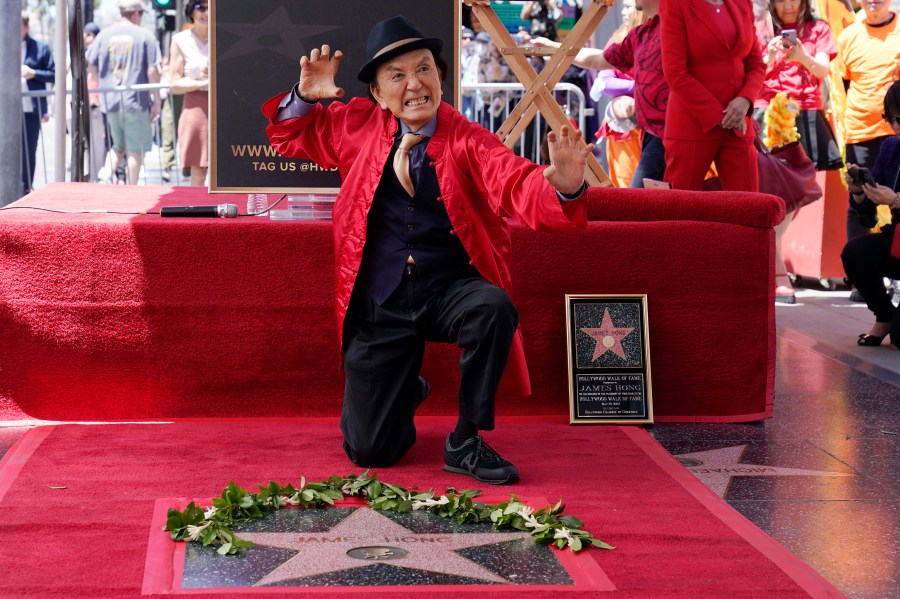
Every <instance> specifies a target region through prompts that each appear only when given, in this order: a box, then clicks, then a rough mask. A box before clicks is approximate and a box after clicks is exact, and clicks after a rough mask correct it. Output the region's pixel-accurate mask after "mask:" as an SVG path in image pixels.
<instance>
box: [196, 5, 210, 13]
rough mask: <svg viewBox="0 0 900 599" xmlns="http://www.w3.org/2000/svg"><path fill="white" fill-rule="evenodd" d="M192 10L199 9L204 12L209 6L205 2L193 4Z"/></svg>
mask: <svg viewBox="0 0 900 599" xmlns="http://www.w3.org/2000/svg"><path fill="white" fill-rule="evenodd" d="M194 10H199V11H200V12H206V11H208V10H209V6H208V5H207V4H195V5H194Z"/></svg>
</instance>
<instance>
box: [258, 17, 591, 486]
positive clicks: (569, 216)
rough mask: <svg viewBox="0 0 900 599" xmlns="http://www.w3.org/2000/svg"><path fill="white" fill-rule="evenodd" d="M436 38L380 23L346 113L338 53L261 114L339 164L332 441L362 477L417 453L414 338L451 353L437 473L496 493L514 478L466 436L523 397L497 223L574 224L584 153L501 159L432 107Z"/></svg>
mask: <svg viewBox="0 0 900 599" xmlns="http://www.w3.org/2000/svg"><path fill="white" fill-rule="evenodd" d="M442 47H443V42H442V41H441V40H440V39H437V38H429V37H426V36H425V35H424V34H423V33H422V31H420V30H419V29H418V28H417V27H416V26H415V25H414V24H413V23H411V22H410V21H409V20H408V19H406V18H405V17H402V16H398V17H393V18H390V19H386V20H384V21H381V22H379V23H377V24H376V25H375V26H374V27H373V29H372V31H371V33H370V34H369V38H368V44H367V62H366V64H365V65H364V66H363V68H362V69H361V70H360V72H359V74H358V79H359V80H360V81H362V82H363V83H366V84H367V85H368V86H369V95H370V97H369V98H353V99H352V100H350V101H349V102H347V103H343V102H332V103H331V104H329V105H328V106H327V107H325V106H322V105H321V104H319V103H318V101H319V100H324V99H331V98H341V97H343V95H344V91H343V90H342V89H340V88H338V87H337V86H336V85H335V82H334V76H335V73H336V72H337V70H338V67H339V65H340V61H341V58H342V54H341V52H340V51H336V52H334V53H333V54H332V53H331V48H330V47H329V46H327V45H324V46H322V47H321V49H314V50H312V52H310V55H309V56H308V57H307V56H304V57H302V58H301V59H300V80H299V82H298V83H297V85H296V86H295V87H294V88H293V89H292V90H291V91H290V92H287V93H283V94H279V95H278V96H276V97H274V98H272V99H271V100H269V101H268V102H266V103H265V105H264V106H263V113H264V114H265V115H266V116H267V117H268V118H269V121H270V124H269V126H268V128H267V133H268V136H269V139H270V141H271V143H272V146H273V147H274V148H275V149H276V150H278V152H279V153H281V155H283V156H286V157H296V158H306V159H310V160H314V161H315V162H316V163H317V164H319V165H320V166H322V167H324V168H337V169H338V170H339V172H340V174H341V179H342V183H341V190H340V193H339V194H338V197H337V199H336V201H335V205H334V211H333V221H334V222H333V227H334V247H335V266H336V287H337V289H336V291H337V315H338V331H339V333H340V334H341V349H342V353H343V361H344V371H345V375H346V380H345V391H344V403H343V409H342V413H341V430H342V432H343V434H344V449H345V451H346V452H347V455H348V457H349V458H350V459H351V460H352V461H353V462H354V463H356V464H359V465H360V466H366V467H369V466H390V465H392V464H394V463H396V462H397V461H398V460H399V459H400V458H401V457H403V455H404V454H405V453H406V452H407V450H408V449H409V448H410V447H411V446H412V445H413V443H414V442H415V433H416V431H415V426H414V423H413V416H414V413H415V409H416V407H417V406H418V404H419V403H421V401H422V400H424V398H425V396H426V395H427V394H428V390H429V389H428V384H427V382H425V380H424V379H423V378H421V377H420V376H419V370H420V368H421V365H422V359H423V355H424V350H425V342H426V341H443V342H450V343H456V344H458V345H459V346H460V347H461V348H462V349H463V352H462V356H461V358H460V361H459V377H460V388H459V419H458V421H457V426H456V429H455V430H454V431H453V432H452V433H450V434H449V435H448V436H447V440H446V445H445V450H444V469H445V470H447V471H449V472H456V473H460V474H467V475H470V476H473V477H474V478H476V479H478V480H479V481H482V482H488V483H492V484H506V483H513V482H516V481H517V480H518V479H519V473H518V470H517V468H516V467H515V466H514V465H512V464H511V463H510V462H509V461H507V460H506V459H504V458H502V457H501V456H500V455H499V454H498V453H497V452H496V451H494V450H493V449H491V448H490V447H489V446H488V444H487V443H485V442H484V439H483V438H482V437H481V436H480V435H479V434H478V432H479V431H481V430H491V429H493V428H494V396H495V393H496V389H497V385H498V384H499V382H500V378H501V376H502V374H503V372H504V370H505V367H506V365H507V361H509V363H510V368H509V370H510V374H511V375H512V376H513V378H514V382H517V383H518V384H519V388H520V389H521V390H522V391H524V392H526V393H527V392H530V386H529V383H528V375H527V369H526V368H525V363H524V353H523V351H522V345H521V338H520V336H519V333H518V331H517V327H518V314H517V313H516V310H515V307H514V306H513V304H512V302H511V301H510V298H509V295H508V293H507V292H508V290H509V284H510V281H509V250H510V236H509V230H508V225H507V222H506V218H507V217H512V218H515V219H516V220H517V221H518V222H520V223H522V224H525V225H528V226H530V227H532V228H537V229H561V230H564V229H574V228H577V227H584V226H586V207H585V204H586V200H585V199H584V197H583V192H584V190H585V188H586V183H585V180H584V169H585V165H586V160H587V156H588V154H589V153H590V152H591V150H592V149H593V146H592V145H591V144H583V143H582V142H581V139H580V133H579V132H575V133H571V132H570V130H569V128H568V127H563V128H562V129H561V131H560V133H559V135H557V134H555V133H552V132H551V133H550V134H549V136H548V137H549V139H550V157H551V165H550V166H549V167H543V166H538V165H535V164H534V163H532V162H530V161H528V160H526V159H524V158H520V157H518V156H516V155H514V154H513V152H511V151H510V150H509V149H508V148H507V147H506V146H504V145H503V144H502V143H501V142H500V140H499V139H498V138H497V137H496V136H495V135H493V134H492V133H490V132H489V131H487V130H485V129H484V128H482V127H481V126H480V125H477V124H475V123H470V122H469V121H468V120H467V119H466V118H465V117H464V116H463V115H462V114H460V113H459V112H458V111H456V110H455V109H454V108H453V107H451V106H450V105H449V104H447V103H445V102H442V101H441V93H442V92H441V82H442V80H443V77H444V75H445V73H446V70H447V69H446V63H445V62H444V61H443V59H442V58H441V54H440V52H441V49H442Z"/></svg>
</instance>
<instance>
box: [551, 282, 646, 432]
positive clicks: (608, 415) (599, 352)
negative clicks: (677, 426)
mask: <svg viewBox="0 0 900 599" xmlns="http://www.w3.org/2000/svg"><path fill="white" fill-rule="evenodd" d="M566 341H567V345H568V358H569V422H570V424H583V423H615V424H636V423H651V422H653V401H652V393H651V386H650V346H649V343H648V334H647V296H646V295H620V296H613V295H568V294H567V295H566Z"/></svg>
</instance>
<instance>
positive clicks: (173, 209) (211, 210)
mask: <svg viewBox="0 0 900 599" xmlns="http://www.w3.org/2000/svg"><path fill="white" fill-rule="evenodd" d="M159 215H160V216H166V217H170V216H194V217H212V218H215V217H219V218H234V217H236V216H237V215H238V207H237V204H219V205H218V206H163V207H162V208H160V209H159Z"/></svg>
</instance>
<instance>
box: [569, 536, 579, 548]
mask: <svg viewBox="0 0 900 599" xmlns="http://www.w3.org/2000/svg"><path fill="white" fill-rule="evenodd" d="M569 549H571V550H572V551H581V539H579V538H578V537H572V540H571V541H569Z"/></svg>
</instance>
